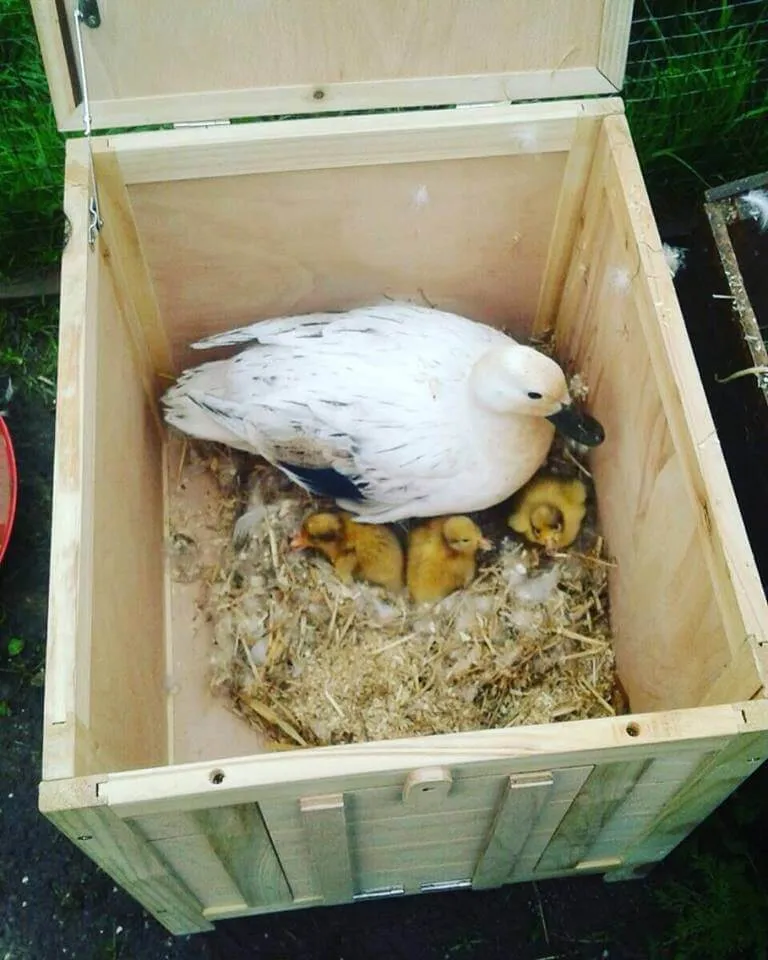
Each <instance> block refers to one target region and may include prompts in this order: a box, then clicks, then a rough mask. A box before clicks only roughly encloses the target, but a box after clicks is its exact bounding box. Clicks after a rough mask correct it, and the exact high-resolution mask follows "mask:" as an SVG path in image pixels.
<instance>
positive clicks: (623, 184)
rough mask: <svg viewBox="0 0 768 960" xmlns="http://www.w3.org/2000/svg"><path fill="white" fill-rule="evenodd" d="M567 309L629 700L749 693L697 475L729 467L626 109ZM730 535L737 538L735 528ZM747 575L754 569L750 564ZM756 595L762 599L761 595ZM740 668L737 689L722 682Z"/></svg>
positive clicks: (562, 321) (563, 328)
mask: <svg viewBox="0 0 768 960" xmlns="http://www.w3.org/2000/svg"><path fill="white" fill-rule="evenodd" d="M606 130H611V131H613V133H610V134H609V133H607V132H606ZM619 131H621V132H619ZM622 138H625V139H622ZM619 142H620V143H621V147H619V146H618V143H619ZM616 151H618V154H617V153H616ZM617 156H618V157H619V159H618V160H617ZM619 168H620V170H621V173H620V174H619V172H618V170H619ZM559 314H560V315H559V320H558V328H557V343H558V349H559V352H561V353H562V354H563V355H566V356H568V357H570V358H571V360H572V363H573V365H574V367H575V368H576V369H578V370H579V371H580V372H581V373H582V374H583V375H584V376H585V378H586V381H587V383H588V384H589V386H590V395H589V405H590V409H591V411H592V412H593V413H594V414H595V416H597V417H598V419H600V420H601V422H603V424H604V426H605V429H606V435H607V439H606V442H605V444H604V445H603V446H602V447H600V448H599V449H597V450H595V451H594V452H593V454H592V456H591V469H592V472H593V475H594V477H595V482H596V488H597V490H598V503H599V509H600V514H601V527H602V531H603V533H604V534H605V536H606V537H607V541H608V543H609V544H610V549H611V551H612V552H613V554H614V555H615V556H616V557H617V560H618V563H619V567H620V573H616V574H612V576H611V580H610V592H611V612H612V622H613V626H614V637H615V650H616V657H617V664H618V669H619V672H620V674H621V676H622V679H623V682H624V685H625V688H626V690H627V693H628V695H629V699H630V702H631V703H632V704H633V706H634V708H635V709H643V710H650V709H663V708H669V707H670V706H676V707H684V706H693V705H695V704H698V703H701V702H702V701H704V700H709V699H710V698H711V696H712V694H711V691H712V690H713V687H714V686H717V687H718V693H719V695H720V696H719V697H718V699H721V698H722V699H725V700H733V699H741V698H746V697H750V696H753V695H754V694H755V692H756V691H757V689H758V688H759V679H758V677H757V675H756V669H755V666H754V656H753V655H752V656H750V648H749V646H745V644H744V638H745V636H746V634H747V633H748V632H749V630H748V628H747V624H746V622H745V621H744V620H743V619H741V618H740V616H739V615H738V611H737V610H735V608H734V606H733V604H732V603H730V602H724V598H726V597H727V596H728V595H729V594H730V595H731V597H733V594H732V592H731V586H730V585H729V579H728V574H727V573H725V572H724V571H723V569H722V568H717V566H716V565H714V566H713V564H712V562H711V557H712V556H713V546H712V545H713V542H714V541H716V540H717V537H716V536H714V535H713V531H712V530H711V529H710V527H711V526H712V524H711V520H710V519H709V511H710V507H709V506H707V504H708V503H709V504H711V503H714V502H717V501H718V497H719V496H720V495H719V493H716V492H715V491H713V492H712V493H710V494H709V499H708V495H707V493H706V492H705V491H704V489H703V488H702V487H701V483H702V479H701V478H702V473H701V470H702V469H703V470H704V472H707V471H708V470H709V465H707V466H706V467H705V468H704V467H702V466H700V465H699V466H697V464H696V463H694V462H693V460H694V459H695V458H699V459H700V460H701V461H702V462H703V461H707V462H709V461H710V460H711V461H712V462H713V463H714V459H715V458H714V456H713V455H714V454H715V453H717V454H718V458H719V466H718V467H717V468H716V472H717V470H724V462H723V460H722V454H720V453H719V447H718V445H717V438H716V435H715V433H714V427H713V426H712V423H711V418H710V417H709V412H708V410H707V407H706V402H705V400H704V399H703V395H702V393H701V384H700V382H699V380H698V373H697V371H696V368H695V364H694V362H693V359H692V355H691V353H690V344H689V343H688V339H687V334H686V331H685V326H684V323H683V320H682V316H681V315H680V310H679V307H678V305H677V301H676V298H675V294H674V288H673V287H672V283H671V278H670V276H669V270H668V268H667V267H666V265H665V263H664V260H663V257H662V255H661V243H660V240H659V239H658V233H657V232H656V228H655V225H654V223H653V219H652V213H651V209H650V205H649V203H648V200H647V195H646V193H645V188H644V186H643V183H642V178H641V176H640V172H639V169H638V168H637V161H636V158H635V157H634V152H633V150H632V147H631V142H630V141H629V139H628V134H627V133H626V123H625V121H624V120H623V118H621V117H612V118H606V120H605V122H604V123H603V125H602V127H601V134H600V137H599V142H598V148H597V151H596V156H595V162H594V165H593V168H592V171H591V174H590V180H589V186H588V189H587V192H586V195H585V198H584V205H583V216H582V227H581V229H580V231H579V234H578V235H577V238H576V243H575V245H574V251H573V258H572V261H571V266H570V270H569V274H568V279H567V282H566V285H565V290H564V294H563V298H562V301H561V304H560V312H559ZM617 317H618V318H620V322H616V318H617ZM659 318H661V322H660V319H659ZM596 331H599V334H598V333H596ZM617 369H626V370H630V371H631V376H626V377H618V376H616V375H615V371H616V370H617ZM683 398H685V407H684V406H683ZM689 398H690V399H689ZM690 423H692V424H694V425H695V426H694V437H695V440H696V453H695V454H694V452H693V448H692V445H691V437H690V435H689V433H688V424H690ZM707 430H709V432H708V433H707V432H706V431H707ZM697 470H698V471H699V473H698V476H699V480H698V481H697V487H693V486H692V485H691V477H692V476H694V472H695V471H697ZM724 502H725V501H723V503H724ZM712 509H713V508H712ZM734 510H736V508H735V504H734ZM724 512H725V515H726V516H730V515H729V514H728V511H727V510H725V511H724ZM736 516H737V517H738V511H737V510H736ZM660 529H664V530H665V531H667V536H666V537H665V538H664V539H663V541H662V539H661V538H659V536H658V531H659V530H660ZM730 533H731V534H732V535H733V537H734V538H735V540H736V541H737V542H738V541H739V533H738V531H737V530H736V529H732V530H731V531H730ZM743 542H744V544H746V540H745V539H744V541H743ZM746 546H747V550H748V545H746ZM729 549H733V548H729ZM736 549H737V550H738V549H739V548H736ZM708 556H709V557H710V559H709V560H708V559H707V558H708ZM742 572H744V573H746V572H748V573H749V575H750V578H751V576H752V573H753V570H749V568H748V566H747V565H745V566H744V567H743V568H742V570H740V571H739V574H738V575H739V576H741V574H742ZM744 586H746V581H744ZM750 596H751V594H750ZM752 599H753V600H754V601H755V603H757V602H758V601H757V597H752ZM759 600H760V603H761V604H763V605H764V603H765V601H764V598H763V597H762V593H761V594H760V598H759ZM754 613H755V615H756V616H758V611H757V609H755V610H754ZM764 619H765V618H764ZM752 623H753V626H755V618H754V617H753V619H752ZM659 637H663V638H664V641H663V643H661V642H659ZM680 664H685V669H684V670H680ZM731 665H733V668H736V667H738V669H737V670H736V669H734V675H733V680H738V683H739V684H741V686H738V687H737V686H736V683H735V682H733V683H731V684H730V685H726V684H723V683H720V678H721V677H722V676H723V673H724V672H728V671H730V670H731V669H732V667H731ZM750 666H751V671H750ZM726 694H727V696H726Z"/></svg>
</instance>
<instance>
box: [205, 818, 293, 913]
mask: <svg viewBox="0 0 768 960" xmlns="http://www.w3.org/2000/svg"><path fill="white" fill-rule="evenodd" d="M197 818H198V819H199V821H200V825H201V830H202V832H203V834H205V836H206V837H207V838H208V839H209V841H210V843H211V847H212V848H213V850H214V851H215V853H216V855H217V857H218V858H219V860H220V861H221V862H222V864H223V865H224V867H225V868H226V870H227V873H228V874H229V875H230V876H231V877H232V878H233V880H234V881H235V883H236V884H237V887H238V889H239V890H240V892H241V894H242V896H243V899H244V900H245V901H246V903H248V904H249V905H250V906H254V907H258V906H266V905H268V904H273V905H275V906H276V905H278V904H281V903H285V902H290V900H291V891H290V890H289V889H288V884H287V883H286V881H285V877H284V876H283V872H282V870H281V868H280V863H279V861H278V859H277V856H276V855H275V851H274V849H273V847H272V843H271V841H270V838H269V833H268V832H267V828H266V827H265V825H264V821H263V820H262V818H261V814H260V813H259V808H258V806H257V804H255V803H251V804H239V805H237V806H232V807H213V808H212V809H210V810H201V811H200V812H199V813H198V814H197Z"/></svg>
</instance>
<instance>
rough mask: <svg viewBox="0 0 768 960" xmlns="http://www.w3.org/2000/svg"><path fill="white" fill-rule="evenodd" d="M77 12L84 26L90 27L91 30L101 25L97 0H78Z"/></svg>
mask: <svg viewBox="0 0 768 960" xmlns="http://www.w3.org/2000/svg"><path fill="white" fill-rule="evenodd" d="M77 12H78V14H79V17H80V19H81V20H82V21H83V23H84V24H85V25H86V27H90V28H91V30H95V29H96V27H100V26H101V14H100V13H99V4H98V3H97V0H78V3H77Z"/></svg>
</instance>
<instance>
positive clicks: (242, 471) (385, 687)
mask: <svg viewBox="0 0 768 960" xmlns="http://www.w3.org/2000/svg"><path fill="white" fill-rule="evenodd" d="M557 455H558V454H557V451H555V456H556V458H557ZM559 456H560V458H561V459H560V461H558V462H559V463H560V464H561V466H562V465H563V464H565V463H566V461H565V460H564V459H562V450H561V451H560V454H559ZM235 458H237V459H235ZM254 464H255V466H254ZM200 470H205V471H209V472H210V474H211V475H213V476H214V477H215V479H216V483H217V484H218V489H219V492H220V503H218V504H214V503H208V504H207V505H206V510H205V511H204V514H203V513H199V515H197V516H196V515H195V510H194V509H193V505H192V504H191V503H189V502H188V501H187V500H186V499H185V486H186V484H185V477H187V476H188V475H189V474H190V473H194V472H195V471H200ZM249 471H250V472H249ZM179 477H180V482H179V485H178V487H177V489H176V490H175V491H171V503H170V532H169V566H170V575H171V577H172V579H174V580H179V581H180V582H188V581H189V579H190V578H191V577H195V576H196V577H197V578H198V579H199V586H200V590H199V598H198V601H197V606H198V612H197V618H198V620H199V621H200V622H203V623H205V624H207V625H208V626H209V627H210V632H211V637H212V641H211V653H210V688H211V691H212V692H213V693H214V694H215V695H217V696H219V697H223V698H225V700H226V702H227V703H228V704H229V705H230V706H231V709H232V710H234V711H235V712H236V713H237V714H239V715H240V716H241V717H243V719H244V720H245V721H246V722H247V723H249V724H250V725H252V726H253V727H254V728H256V729H257V730H259V731H260V732H262V733H263V734H266V735H267V737H268V738H269V740H270V741H271V745H272V747H274V748H275V749H283V748H286V749H288V748H291V747H295V748H300V747H303V746H308V745H325V744H335V743H351V742H365V741H372V740H386V739H392V738H396V737H409V736H415V735H428V734H435V733H448V732H459V731H469V730H477V729H484V728H494V727H505V726H512V725H516V724H532V723H550V722H562V721H567V720H571V719H580V718H584V717H590V716H606V715H609V714H613V713H614V712H616V710H617V709H622V708H623V704H622V701H621V698H620V697H618V696H617V693H616V690H617V685H616V682H615V673H614V659H613V651H612V647H611V642H610V628H609V623H608V596H607V581H608V576H609V573H610V571H611V564H612V561H611V560H610V558H608V557H606V556H605V555H604V554H603V543H602V539H601V538H600V537H598V536H597V534H596V532H595V530H594V525H593V522H586V523H585V526H584V528H583V530H582V533H581V535H580V537H579V539H578V540H577V541H576V543H575V544H574V551H573V552H570V551H569V552H565V553H562V554H558V555H557V556H556V557H550V558H546V557H544V556H543V555H542V554H540V553H539V552H538V551H536V550H534V549H532V548H531V549H529V548H528V547H526V546H524V545H523V544H522V543H520V542H518V541H517V540H516V539H515V538H514V535H512V534H511V533H510V531H509V530H508V529H507V528H506V526H505V524H504V517H505V514H504V510H503V508H494V510H493V511H485V512H484V513H481V514H475V515H473V518H474V519H475V520H476V521H477V522H478V523H479V524H480V525H481V527H482V528H483V532H484V534H485V535H486V536H488V537H490V538H491V539H492V540H493V541H494V543H495V544H496V549H495V550H494V551H493V552H492V553H491V554H489V555H488V557H487V558H486V559H485V560H484V562H483V565H482V566H481V568H480V569H479V571H478V576H477V577H476V579H475V581H474V582H473V584H472V585H471V586H470V587H469V588H468V589H466V590H463V591H460V592H457V593H454V594H452V595H451V596H449V597H447V598H446V599H445V600H444V601H442V602H441V603H439V604H437V605H434V606H427V605H422V606H418V605H414V604H413V603H411V602H410V601H409V600H408V599H407V598H406V597H405V596H394V595H391V594H388V593H386V592H385V591H384V590H382V589H381V588H379V587H373V586H369V585H367V584H363V583H355V584H353V585H351V586H347V585H344V584H342V583H341V582H340V581H339V580H338V579H337V578H336V576H335V574H334V572H333V570H332V568H331V566H330V564H329V563H328V562H327V561H326V560H325V559H324V558H323V557H320V556H319V555H318V556H314V555H312V554H306V553H298V552H296V551H292V550H291V549H290V547H289V543H290V540H291V537H292V536H293V535H294V534H295V533H296V531H297V530H298V528H299V526H300V524H301V521H302V520H303V518H304V517H305V516H306V514H307V513H308V512H310V510H313V509H323V508H326V507H328V506H329V504H327V503H326V502H322V503H321V502H318V501H316V500H314V499H313V498H311V497H309V496H308V495H307V494H305V493H304V492H303V491H301V490H300V489H299V488H297V487H296V486H295V485H293V484H291V483H290V481H288V480H287V479H286V478H285V477H283V475H282V474H281V473H280V472H279V471H277V470H274V469H272V468H271V467H269V466H268V465H266V464H263V463H262V462H261V461H256V460H253V459H249V458H241V457H240V455H239V454H235V453H230V452H224V451H223V449H222V448H215V449H212V448H211V446H210V445H202V444H198V443H197V442H195V441H190V442H189V446H188V449H187V451H186V456H185V458H184V462H183V464H182V469H181V472H180V475H179ZM243 516H246V517H247V522H245V523H243V522H239V521H240V518H241V517H243ZM588 520H589V515H588ZM235 530H237V532H238V536H237V538H235V537H233V533H234V532H235ZM400 533H401V534H403V537H404V536H405V531H404V530H403V529H400ZM174 545H175V546H174ZM190 558H191V559H190ZM616 704H618V705H619V706H618V708H617V706H616Z"/></svg>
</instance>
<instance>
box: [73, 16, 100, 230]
mask: <svg viewBox="0 0 768 960" xmlns="http://www.w3.org/2000/svg"><path fill="white" fill-rule="evenodd" d="M89 18H90V22H89ZM83 23H88V25H89V26H91V27H98V26H99V24H100V23H101V15H100V14H99V8H98V7H97V5H96V0H79V3H78V6H77V7H76V9H75V39H76V41H77V64H78V67H79V71H80V86H81V88H82V92H83V133H84V134H85V141H86V143H87V144H88V179H89V197H88V217H89V219H88V246H89V247H90V248H91V249H93V248H94V246H95V245H96V236H97V234H98V233H99V231H100V230H101V227H102V219H101V212H100V210H99V188H98V184H97V183H96V172H95V170H94V167H93V144H92V143H91V125H92V119H91V102H90V100H89V98H88V80H87V78H86V71H85V51H84V50H83V32H82V24H83Z"/></svg>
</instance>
